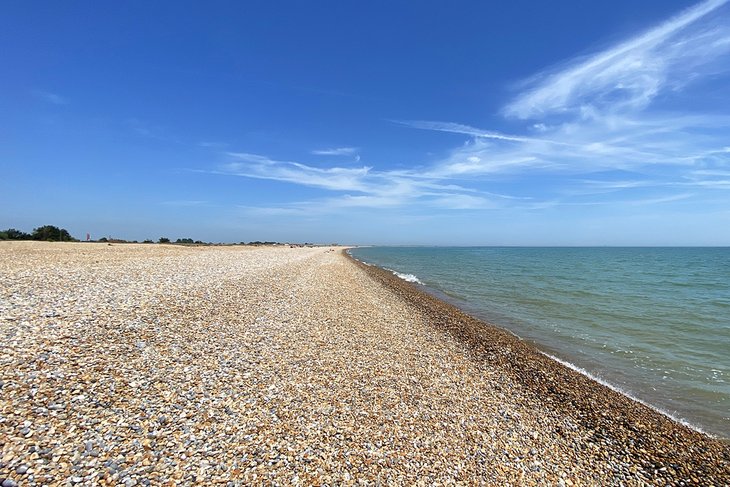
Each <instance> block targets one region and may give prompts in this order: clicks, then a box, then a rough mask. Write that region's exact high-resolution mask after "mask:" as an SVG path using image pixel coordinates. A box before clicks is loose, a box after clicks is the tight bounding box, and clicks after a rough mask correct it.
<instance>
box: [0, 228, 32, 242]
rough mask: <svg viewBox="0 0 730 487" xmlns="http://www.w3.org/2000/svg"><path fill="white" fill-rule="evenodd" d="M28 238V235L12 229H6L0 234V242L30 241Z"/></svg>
mask: <svg viewBox="0 0 730 487" xmlns="http://www.w3.org/2000/svg"><path fill="white" fill-rule="evenodd" d="M30 238H31V237H30V234H28V233H25V232H21V231H20V230H16V229H14V228H8V229H7V230H3V231H2V232H0V240H30Z"/></svg>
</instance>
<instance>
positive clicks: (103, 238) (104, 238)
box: [99, 237, 109, 242]
mask: <svg viewBox="0 0 730 487" xmlns="http://www.w3.org/2000/svg"><path fill="white" fill-rule="evenodd" d="M108 241H109V239H108V238H106V237H101V238H100V239H99V242H108Z"/></svg>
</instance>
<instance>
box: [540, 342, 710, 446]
mask: <svg viewBox="0 0 730 487" xmlns="http://www.w3.org/2000/svg"><path fill="white" fill-rule="evenodd" d="M538 352H540V353H541V354H543V355H545V356H546V357H549V358H551V359H553V360H555V361H556V362H558V363H560V364H562V365H564V366H566V367H568V368H569V369H573V370H575V371H576V372H578V373H579V374H582V375H585V376H586V377H588V378H589V379H591V380H594V381H596V382H598V383H599V384H601V385H604V386H606V387H608V388H609V389H611V390H613V391H616V392H618V393H619V394H621V395H623V396H626V397H628V398H629V399H631V400H632V401H636V402H638V403H640V404H643V405H644V406H646V407H648V408H650V409H653V410H654V411H656V412H658V413H660V414H663V415H664V416H666V417H668V418H669V419H671V420H672V421H676V422H677V423H679V424H682V425H684V426H686V427H688V428H689V429H691V430H694V431H697V432H699V433H702V434H705V435H707V436H709V437H711V438H717V436H715V435H713V434H712V433H708V432H707V431H705V430H703V429H702V428H700V427H699V426H697V425H694V424H692V423H690V422H689V421H687V420H686V419H683V418H679V417H677V416H675V415H673V414H670V413H668V412H667V411H664V410H663V409H661V408H658V407H656V406H654V405H652V404H649V403H647V402H646V401H643V400H641V399H639V398H638V397H635V396H633V395H631V394H629V393H628V392H626V391H624V390H622V389H621V388H620V387H617V386H615V385H613V384H611V383H610V382H606V381H605V380H603V379H601V378H600V377H596V376H595V375H593V374H591V373H590V372H588V371H587V370H585V369H584V368H582V367H578V366H577V365H575V364H573V363H571V362H568V361H567V360H563V359H560V358H558V357H556V356H554V355H550V354H549V353H546V352H543V351H542V350H538Z"/></svg>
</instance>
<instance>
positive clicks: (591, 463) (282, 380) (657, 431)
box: [0, 242, 730, 486]
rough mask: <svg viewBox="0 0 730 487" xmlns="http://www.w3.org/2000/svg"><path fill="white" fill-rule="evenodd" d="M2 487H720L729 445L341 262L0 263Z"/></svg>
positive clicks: (144, 254)
mask: <svg viewBox="0 0 730 487" xmlns="http://www.w3.org/2000/svg"><path fill="white" fill-rule="evenodd" d="M0 347H1V350H2V352H1V353H0V447H1V448H2V450H1V453H0V480H1V481H2V482H3V483H2V485H3V486H6V484H7V485H9V486H12V485H20V486H25V485H30V486H34V485H66V484H73V485H119V484H122V485H125V486H134V485H176V484H181V485H194V484H198V485H252V484H269V485H270V484H279V485H324V484H328V485H353V484H356V483H358V482H361V481H365V482H366V483H377V482H379V483H382V484H415V483H418V482H422V483H424V484H426V485H431V484H454V483H463V484H480V483H481V484H488V485H646V484H652V485H665V484H673V485H680V483H681V482H684V483H685V484H690V485H726V484H728V482H730V446H728V444H727V443H725V442H722V441H719V440H716V439H713V438H710V437H708V436H706V435H704V434H702V433H699V432H696V431H693V430H691V429H689V428H687V427H685V426H683V425H681V424H679V423H676V422H674V421H672V420H671V419H669V418H667V417H666V416H664V415H662V414H660V413H658V412H656V411H654V410H653V409H651V408H648V407H646V406H644V405H642V404H640V403H637V402H635V401H633V400H631V399H629V398H628V397H626V396H623V395H621V394H620V393H618V392H616V391H613V390H611V389H609V388H607V387H605V386H603V385H601V384H599V383H597V382H595V381H593V380H591V379H589V378H588V377H586V376H584V375H581V374H579V373H577V372H575V371H573V370H571V369H570V368H568V367H565V366H563V365H561V364H559V363H558V362H556V361H554V360H552V359H550V358H549V357H547V356H545V355H544V354H541V353H540V352H538V351H537V350H536V349H535V348H533V347H532V346H530V345H528V344H526V343H525V342H523V341H521V340H519V339H518V338H516V337H515V336H513V335H512V334H510V333H508V332H505V331H503V330H501V329H499V328H496V327H493V326H491V325H488V324H486V323H483V322H480V321H478V320H476V319H473V318H471V317H469V316H467V315H466V314H464V313H462V312H460V311H458V310H457V309H456V308H454V307H452V306H450V305H448V304H446V303H444V302H442V301H439V300H438V299H436V298H434V297H432V296H429V295H427V294H425V293H423V292H420V291H419V290H418V289H417V284H413V283H409V282H406V281H404V280H403V279H400V278H398V277H396V276H394V275H393V274H392V273H390V272H387V271H384V270H381V269H379V268H376V267H371V266H366V265H363V264H360V263H358V262H356V261H354V260H352V259H351V258H349V257H348V256H347V255H346V254H345V253H344V252H343V251H342V249H341V248H336V247H314V248H289V247H283V246H277V247H273V246H271V247H255V248H254V247H241V246H230V247H194V246H174V245H157V244H154V245H153V244H149V245H141V244H140V245H134V244H126V245H106V244H80V243H66V244H63V243H61V244H53V243H40V242H32V243H31V242H1V243H0Z"/></svg>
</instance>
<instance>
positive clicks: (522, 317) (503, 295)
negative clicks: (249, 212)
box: [350, 247, 730, 439]
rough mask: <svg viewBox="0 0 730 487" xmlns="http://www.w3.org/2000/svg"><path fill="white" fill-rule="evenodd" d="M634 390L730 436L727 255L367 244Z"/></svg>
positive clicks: (470, 305) (368, 253)
mask: <svg viewBox="0 0 730 487" xmlns="http://www.w3.org/2000/svg"><path fill="white" fill-rule="evenodd" d="M350 253H351V255H352V256H353V257H355V258H357V259H359V260H361V261H364V262H366V263H369V264H373V265H377V266H380V267H384V268H387V269H389V270H392V271H393V272H395V273H396V274H397V275H399V276H400V277H401V278H403V279H406V280H409V281H411V282H414V283H416V284H417V285H423V286H425V287H426V288H427V290H430V291H431V292H435V293H436V294H438V295H440V296H441V297H443V298H445V299H447V300H448V301H450V302H451V303H452V304H455V305H457V306H458V307H460V308H462V309H464V310H465V311H467V312H469V313H470V314H472V315H474V316H477V317H479V318H482V319H484V320H485V321H489V322H491V323H494V324H496V325H499V326H502V327H504V328H506V329H508V330H510V331H512V332H514V333H515V334H517V335H518V336H520V337H521V338H523V339H525V340H528V341H530V342H533V343H535V344H536V345H537V346H538V348H539V349H540V350H542V351H544V352H545V353H548V354H549V355H552V356H554V357H556V358H558V359H560V360H562V361H565V362H567V363H569V364H571V365H572V366H575V367H576V368H579V369H582V370H583V371H585V372H586V373H588V374H589V375H591V376H593V377H595V378H597V379H599V380H601V381H603V382H606V383H608V384H609V385H611V386H613V387H615V388H617V389H619V390H621V391H623V392H625V393H626V394H628V395H630V396H631V397H634V398H636V399H639V400H641V401H644V402H646V403H648V404H650V405H651V406H653V407H655V408H657V409H659V410H661V411H663V412H665V413H667V414H669V415H670V416H672V417H674V418H675V419H678V420H680V421H683V422H687V423H689V424H690V425H692V426H693V427H695V428H698V429H701V430H702V431H705V432H707V433H710V434H712V435H715V436H718V437H721V438H725V439H728V438H730V249H728V248H512V247H510V248H502V247H449V248H446V247H363V248H356V249H352V250H350Z"/></svg>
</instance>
